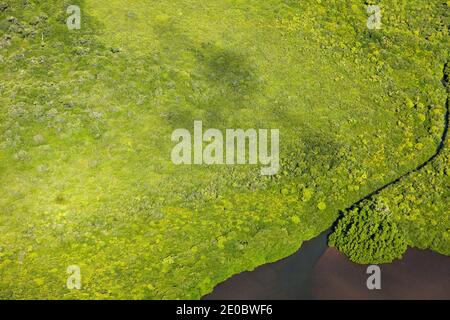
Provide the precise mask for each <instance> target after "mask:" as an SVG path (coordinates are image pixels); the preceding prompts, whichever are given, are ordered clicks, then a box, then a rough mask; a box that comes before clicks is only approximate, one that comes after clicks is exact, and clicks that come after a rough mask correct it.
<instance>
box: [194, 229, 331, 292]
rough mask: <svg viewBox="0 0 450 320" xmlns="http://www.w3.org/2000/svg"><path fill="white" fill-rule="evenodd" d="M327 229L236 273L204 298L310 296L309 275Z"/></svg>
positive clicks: (325, 244)
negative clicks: (293, 248)
mask: <svg viewBox="0 0 450 320" xmlns="http://www.w3.org/2000/svg"><path fill="white" fill-rule="evenodd" d="M330 232H331V230H327V231H325V232H323V233H322V234H321V235H320V236H318V237H316V238H314V239H312V240H310V241H305V242H304V243H303V244H302V246H301V248H300V250H298V251H297V252H296V253H294V254H293V255H292V256H290V257H287V258H285V259H282V260H279V261H277V262H274V263H269V264H265V265H262V266H260V267H258V268H256V269H255V270H253V271H251V272H243V273H240V274H237V275H235V276H233V277H231V278H230V279H228V280H226V281H225V282H223V283H221V284H219V285H218V286H217V287H216V288H215V289H214V291H213V292H212V293H211V294H209V295H207V296H205V297H204V298H203V299H205V300H222V299H223V300H233V299H237V300H241V299H249V300H264V299H267V300H281V299H287V300H292V299H312V298H313V296H312V292H311V274H312V271H313V269H314V266H315V265H316V263H317V262H318V261H319V259H320V257H321V256H322V254H323V253H324V252H325V251H326V249H327V238H328V235H329V234H330Z"/></svg>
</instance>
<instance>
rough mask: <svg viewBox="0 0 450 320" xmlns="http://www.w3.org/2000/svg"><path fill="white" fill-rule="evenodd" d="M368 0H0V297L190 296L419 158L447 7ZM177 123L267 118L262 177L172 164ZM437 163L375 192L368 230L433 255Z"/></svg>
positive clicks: (436, 89)
mask: <svg viewBox="0 0 450 320" xmlns="http://www.w3.org/2000/svg"><path fill="white" fill-rule="evenodd" d="M371 3H372V2H371ZM378 3H379V4H380V5H381V7H382V8H383V28H382V29H381V30H368V29H367V27H366V20H367V12H366V7H367V1H363V0H346V1H335V2H334V1H320V0H308V1H295V0H285V1H279V0H266V1H250V0H249V1H241V0H210V1H200V0H172V1H144V0H142V1H130V0H108V1H107V0H84V1H75V0H74V1H66V0H53V1H44V0H25V1H17V0H0V62H1V64H0V71H1V74H2V80H1V82H0V274H1V277H0V298H4V299H11V298H15V299H17V298H20V299H23V298H42V299H44V298H76V299H88V298H94V299H111V298H117V299H126V298H135V299H139V298H147V299H169V298H186V299H198V298H200V297H201V296H202V295H204V294H206V293H208V292H210V291H211V290H212V289H213V287H214V286H215V285H216V284H218V283H219V282H221V281H223V280H225V279H226V278H228V277H230V276H231V275H233V274H235V273H238V272H242V271H245V270H252V269H253V268H255V267H256V266H258V265H261V264H263V263H266V262H270V261H275V260H278V259H281V258H283V257H286V256H287V255H289V254H291V253H293V252H294V251H295V250H297V249H298V248H299V246H300V245H301V243H302V241H305V240H308V239H311V238H313V237H315V236H317V235H318V234H320V233H321V232H322V231H323V230H325V229H327V228H328V227H330V226H331V225H332V223H333V222H334V221H335V220H336V219H337V218H338V212H339V211H340V210H343V209H344V208H347V207H349V206H350V205H351V204H352V203H355V202H356V201H357V200H358V199H361V198H362V197H364V196H365V195H367V194H369V193H371V192H372V191H374V190H376V189H377V188H379V187H380V186H383V185H385V184H386V183H388V182H390V181H392V180H394V179H396V178H397V177H399V176H401V175H403V174H405V173H406V172H409V171H411V170H413V169H414V168H416V167H417V165H419V164H420V163H423V162H424V161H426V160H427V159H428V158H429V157H430V156H431V155H432V154H433V153H434V152H435V150H436V147H437V145H438V144H439V142H440V138H441V136H442V132H443V130H444V114H445V101H446V97H447V92H446V90H445V89H444V87H443V86H442V84H441V78H442V70H443V66H444V64H445V63H446V61H447V60H448V51H447V50H448V47H449V40H448V28H447V25H448V21H447V20H448V17H447V16H446V15H447V14H448V3H446V2H445V1H425V0H420V1H419V0H417V1H409V2H408V3H406V1H403V2H402V1H392V0H390V1H379V2H378ZM74 4H77V5H79V6H80V7H81V12H82V28H81V30H71V31H69V30H68V29H67V26H66V24H65V19H66V17H67V15H66V8H67V7H68V6H69V5H74ZM446 19H447V20H446ZM194 120H202V121H203V123H204V125H205V127H208V128H217V129H219V130H225V129H227V128H278V129H280V134H281V137H280V144H281V145H280V146H281V158H282V162H281V170H280V173H279V175H277V176H276V177H262V176H261V175H260V174H259V168H257V167H253V166H176V165H174V164H172V163H171V161H170V152H171V148H172V147H173V143H172V142H171V141H170V136H171V133H172V131H173V130H174V129H177V128H191V127H192V124H193V121H194ZM447 147H448V142H447V145H446V149H445V150H448V148H447ZM448 160H449V157H448V151H445V153H443V154H442V155H441V156H439V157H438V158H436V159H435V160H434V161H433V162H432V163H430V164H429V165H427V166H426V167H425V168H423V170H420V171H418V172H415V173H414V174H411V175H409V176H408V177H406V178H405V179H403V180H402V181H401V183H400V184H398V185H393V186H391V187H390V188H388V189H385V190H384V191H383V192H382V193H381V194H380V195H379V196H380V197H382V198H383V203H386V205H388V206H389V208H390V210H391V211H392V217H390V218H389V221H387V220H383V219H382V217H379V216H378V215H377V214H375V216H374V217H372V218H370V219H372V220H373V221H379V223H380V225H381V230H382V232H383V233H382V234H381V235H379V236H376V239H377V243H378V242H380V241H381V242H383V241H382V239H387V238H389V237H391V235H390V232H391V231H392V230H397V229H398V230H399V232H401V233H402V234H403V237H404V239H405V241H406V242H407V244H408V245H414V246H419V247H423V248H427V247H428V248H432V249H434V250H437V251H439V252H442V253H445V254H450V253H449V250H450V245H449V242H448V241H449V234H450V231H449V230H450V223H449V217H448V207H446V206H447V203H448V190H449V188H448V174H449V172H448ZM377 203H378V202H377ZM368 206H369V208H366V209H364V208H363V209H358V212H363V213H364V215H367V217H369V216H371V215H372V213H373V212H377V211H376V210H373V209H370V208H371V207H370V206H371V205H370V204H368ZM356 213H357V212H356V211H354V212H353V215H356ZM347 219H348V220H351V219H356V217H355V216H353V217H352V216H349V217H348V218H347ZM370 219H369V220H370ZM357 220H359V218H358V219H357ZM342 221H343V222H341V224H342V225H344V224H345V221H346V220H345V219H344V220H342ZM361 226H363V227H364V228H367V227H368V225H367V222H365V221H362V220H361ZM395 226H397V228H396V227H395ZM343 240H345V239H340V237H337V236H336V239H335V243H336V244H342V245H345V244H344V242H343ZM356 241H357V243H358V244H359V243H360V241H358V240H356ZM399 243H400V244H402V245H403V242H401V241H399ZM381 249H383V248H380V250H381ZM398 249H399V248H397V246H395V247H394V248H390V249H388V248H387V247H386V250H383V252H381V253H380V254H379V255H376V254H377V253H379V251H377V250H378V249H377V250H374V257H375V258H376V259H387V258H386V256H388V257H394V256H398V253H399V252H400V250H398ZM351 252H357V251H354V250H353V251H351ZM355 254H357V253H355ZM369 258H371V257H369ZM69 265H78V266H80V269H81V275H82V290H68V289H67V288H66V280H67V276H68V275H67V274H66V270H67V267H68V266H69Z"/></svg>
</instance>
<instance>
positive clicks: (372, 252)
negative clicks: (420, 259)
mask: <svg viewBox="0 0 450 320" xmlns="http://www.w3.org/2000/svg"><path fill="white" fill-rule="evenodd" d="M329 244H330V245H331V246H335V247H337V248H338V249H339V250H340V251H342V252H343V253H345V254H346V255H347V256H348V257H349V258H350V259H351V260H352V261H353V262H356V263H363V264H369V263H377V264H379V263H388V262H392V261H393V260H395V259H398V258H401V257H402V255H403V253H404V252H405V251H406V248H407V245H406V241H405V238H404V236H403V233H402V232H400V230H399V228H398V227H397V224H396V223H395V222H393V221H392V220H391V218H390V211H389V209H388V208H386V207H384V206H382V205H381V204H380V203H371V202H368V201H365V202H364V203H363V204H362V205H360V207H358V208H355V209H352V210H350V211H349V212H348V213H346V214H345V216H344V217H343V218H342V219H341V220H340V221H339V223H338V225H337V227H336V229H335V231H334V233H333V234H332V235H331V236H330V238H329Z"/></svg>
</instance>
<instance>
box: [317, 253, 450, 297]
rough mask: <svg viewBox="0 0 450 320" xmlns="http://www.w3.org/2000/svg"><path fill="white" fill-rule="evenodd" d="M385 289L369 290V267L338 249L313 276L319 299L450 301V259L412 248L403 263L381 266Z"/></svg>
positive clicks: (327, 255) (404, 257)
mask: <svg viewBox="0 0 450 320" xmlns="http://www.w3.org/2000/svg"><path fill="white" fill-rule="evenodd" d="M380 268H381V290H369V289H367V286H366V281H367V278H368V277H369V275H367V274H366V270H367V266H365V265H358V264H355V263H352V262H351V261H350V260H348V259H347V258H346V257H345V256H344V255H343V254H342V253H340V252H339V251H338V250H336V249H334V248H328V249H327V250H326V252H325V254H323V255H322V257H321V258H320V260H319V261H318V263H317V264H316V266H315V267H314V270H313V273H312V276H311V291H312V296H313V297H314V298H315V299H371V300H372V299H396V300H400V299H442V300H450V257H447V256H443V255H440V254H438V253H435V252H433V251H430V250H417V249H408V251H407V252H406V253H405V255H404V256H403V258H402V259H401V260H396V261H394V262H393V263H390V264H385V265H380Z"/></svg>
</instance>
